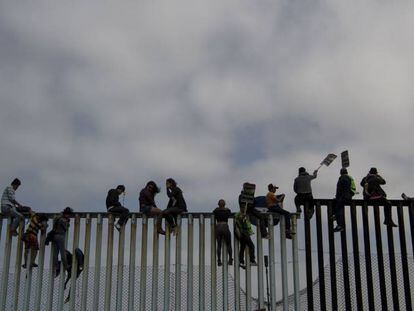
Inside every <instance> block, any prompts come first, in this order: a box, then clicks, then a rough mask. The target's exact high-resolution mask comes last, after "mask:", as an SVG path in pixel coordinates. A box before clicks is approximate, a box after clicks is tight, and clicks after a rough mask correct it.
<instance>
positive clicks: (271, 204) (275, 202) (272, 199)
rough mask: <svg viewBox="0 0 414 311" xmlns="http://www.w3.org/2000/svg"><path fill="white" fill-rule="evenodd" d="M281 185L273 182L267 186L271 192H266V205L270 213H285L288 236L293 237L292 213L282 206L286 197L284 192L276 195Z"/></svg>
mask: <svg viewBox="0 0 414 311" xmlns="http://www.w3.org/2000/svg"><path fill="white" fill-rule="evenodd" d="M278 188H279V187H276V186H274V185H273V184H269V185H268V186H267V189H268V190H269V192H268V193H267V194H266V206H267V208H268V210H269V212H270V213H276V214H279V215H283V216H284V217H285V224H286V238H288V239H291V238H292V232H291V230H290V228H291V227H290V225H291V221H290V216H291V214H290V213H289V212H288V211H287V210H284V209H283V207H282V204H283V199H284V197H285V195H284V194H280V195H276V190H277V189H278Z"/></svg>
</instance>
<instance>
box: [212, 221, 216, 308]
mask: <svg viewBox="0 0 414 311" xmlns="http://www.w3.org/2000/svg"><path fill="white" fill-rule="evenodd" d="M210 228H211V229H210V230H211V240H210V242H211V243H210V246H211V248H210V255H211V310H212V311H215V310H216V308H217V254H216V234H215V232H216V230H215V229H216V227H215V223H214V215H211V217H210Z"/></svg>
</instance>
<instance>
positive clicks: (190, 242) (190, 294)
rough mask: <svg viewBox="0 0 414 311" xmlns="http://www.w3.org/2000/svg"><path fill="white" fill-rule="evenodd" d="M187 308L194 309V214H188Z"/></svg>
mask: <svg viewBox="0 0 414 311" xmlns="http://www.w3.org/2000/svg"><path fill="white" fill-rule="evenodd" d="M187 226H188V227H187V237H188V240H187V244H188V245H187V247H188V253H187V310H193V258H194V254H193V252H194V248H193V244H194V243H193V232H194V231H193V215H191V214H188V223H187Z"/></svg>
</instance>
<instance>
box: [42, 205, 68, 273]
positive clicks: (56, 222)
mask: <svg viewBox="0 0 414 311" xmlns="http://www.w3.org/2000/svg"><path fill="white" fill-rule="evenodd" d="M73 214H74V213H73V209H71V208H70V207H66V208H65V209H64V210H63V211H62V213H60V214H59V215H58V216H56V217H55V219H53V228H52V230H51V231H50V232H49V233H48V235H47V237H46V245H47V244H48V243H49V241H50V242H52V250H53V267H54V271H55V275H56V274H57V271H58V269H59V262H58V255H59V254H60V260H61V261H62V264H63V268H64V270H65V271H66V270H67V268H68V262H67V260H66V256H65V254H66V253H65V241H66V232H67V231H68V229H69V225H70V217H71V216H72V215H73Z"/></svg>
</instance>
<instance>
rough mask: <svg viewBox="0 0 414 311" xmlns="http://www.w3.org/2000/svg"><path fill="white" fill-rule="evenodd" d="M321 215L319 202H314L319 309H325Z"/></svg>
mask: <svg viewBox="0 0 414 311" xmlns="http://www.w3.org/2000/svg"><path fill="white" fill-rule="evenodd" d="M322 235H323V233H322V217H321V204H320V202H317V203H316V236H317V247H318V273H319V274H318V276H319V298H320V307H321V310H326V294H325V264H324V258H323V257H324V253H323V238H322Z"/></svg>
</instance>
